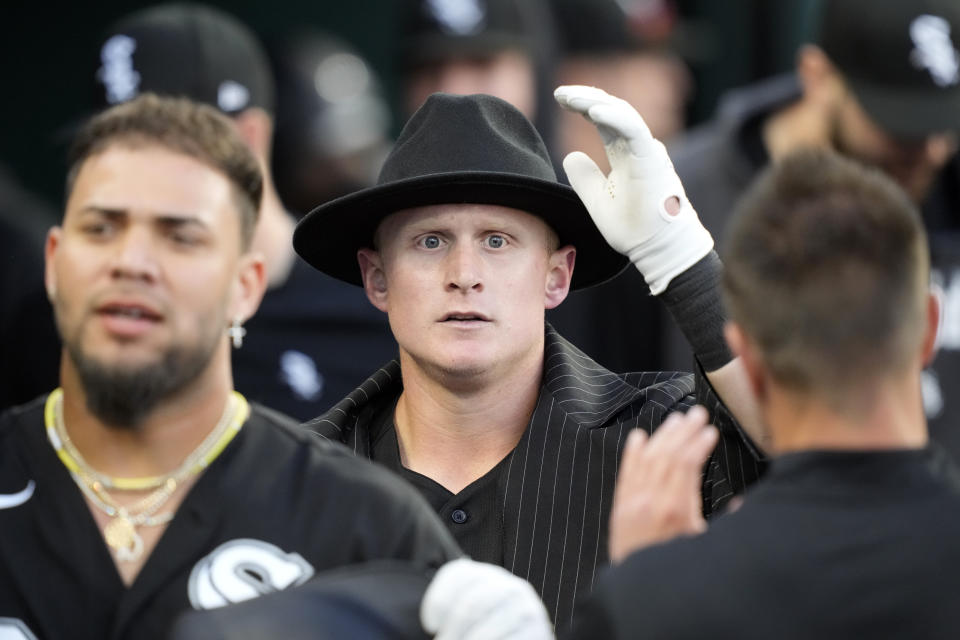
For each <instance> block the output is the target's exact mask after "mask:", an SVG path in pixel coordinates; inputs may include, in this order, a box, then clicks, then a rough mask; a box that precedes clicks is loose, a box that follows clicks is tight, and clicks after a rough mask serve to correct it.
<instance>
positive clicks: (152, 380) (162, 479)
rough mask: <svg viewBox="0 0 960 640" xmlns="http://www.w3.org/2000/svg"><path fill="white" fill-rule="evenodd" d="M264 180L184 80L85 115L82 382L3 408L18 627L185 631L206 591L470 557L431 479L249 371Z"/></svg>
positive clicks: (65, 316) (74, 316) (73, 247)
mask: <svg viewBox="0 0 960 640" xmlns="http://www.w3.org/2000/svg"><path fill="white" fill-rule="evenodd" d="M261 185H262V183H261V173H260V168H259V166H258V163H257V160H256V159H255V158H254V156H253V155H252V154H251V152H250V151H249V150H248V149H247V148H246V147H245V146H244V144H243V142H242V141H241V140H240V138H239V137H238V135H237V133H236V132H235V131H234V129H233V127H232V126H231V125H230V123H229V121H227V120H226V119H225V118H224V116H222V115H220V114H218V113H217V112H216V111H215V110H214V109H212V108H210V107H206V106H200V105H197V104H194V103H191V102H188V101H186V100H183V99H175V98H158V97H156V96H152V95H144V96H142V97H140V98H137V99H136V100H133V101H131V102H128V103H125V104H123V105H120V106H117V107H113V108H111V109H109V110H107V111H105V112H104V113H102V114H100V115H99V116H96V117H95V118H93V119H92V120H91V121H90V122H89V123H87V124H86V125H85V127H84V128H83V129H82V130H81V131H80V132H79V134H78V136H77V139H76V142H75V146H74V150H73V155H72V157H71V169H70V172H69V175H68V185H67V186H68V189H67V192H68V197H67V204H66V210H65V213H64V217H63V221H62V224H61V225H60V226H58V227H55V228H53V229H52V230H51V231H50V232H49V234H48V238H47V245H46V272H45V283H46V288H47V292H48V296H49V298H50V301H51V303H52V305H53V309H54V315H55V318H56V322H57V328H58V330H59V332H60V335H61V337H62V341H63V345H64V347H63V354H62V364H61V370H60V387H59V388H58V389H56V390H54V391H53V392H51V393H50V394H48V395H45V396H43V397H40V398H37V399H36V400H35V401H33V402H32V403H29V404H27V405H23V406H21V407H17V408H14V409H11V410H9V411H8V412H6V413H4V414H3V415H2V416H0V638H4V640H7V639H14V640H16V639H20V638H23V639H31V640H33V639H45V638H81V639H82V638H91V639H93V638H96V639H98V640H103V639H105V638H113V639H121V638H136V639H137V640H142V639H150V638H165V637H167V635H168V634H169V632H170V629H171V627H172V625H173V623H174V620H175V619H176V617H177V616H178V615H179V614H180V613H182V612H184V611H186V610H189V609H190V608H191V607H192V608H194V609H210V608H215V607H220V606H223V605H227V604H230V603H233V602H238V601H241V600H246V599H250V598H253V597H256V596H259V595H261V594H265V593H269V592H274V591H280V590H283V589H286V588H289V587H294V586H297V585H300V584H302V583H304V582H306V581H307V580H308V579H310V578H311V577H312V576H314V575H315V574H319V573H320V572H323V571H325V570H327V569H331V568H334V567H342V566H345V565H351V564H356V563H364V562H367V561H374V560H380V559H390V560H398V561H401V562H402V563H403V564H404V566H408V567H415V568H419V569H420V570H422V571H423V572H425V573H426V572H428V571H429V570H430V569H432V568H435V567H437V566H439V565H440V564H442V563H444V562H445V561H447V560H449V559H451V558H454V557H457V556H459V555H460V552H459V550H458V548H457V547H456V544H455V543H454V542H453V539H452V538H451V536H450V535H449V534H448V533H447V531H446V529H445V528H444V527H443V525H442V524H441V523H440V522H439V520H437V518H436V516H435V515H434V514H433V513H432V511H431V510H430V509H429V507H428V506H427V505H426V503H425V502H424V501H423V500H422V499H421V498H420V497H419V496H418V495H417V494H416V492H415V491H414V490H413V489H412V488H409V487H407V486H406V485H405V484H404V483H402V482H400V481H399V480H398V479H396V478H395V477H393V476H392V475H391V474H389V473H388V472H386V471H384V470H382V469H379V468H377V467H375V466H374V465H373V464H372V463H369V462H367V461H363V460H360V459H357V458H355V457H354V456H353V455H352V454H351V453H350V452H349V451H348V450H347V449H345V448H342V447H340V446H339V445H334V444H330V443H325V442H322V441H320V440H319V439H316V438H314V437H313V436H312V435H311V434H309V433H307V432H304V431H302V430H300V429H299V428H298V427H297V426H296V424H295V423H293V422H292V421H291V420H289V419H288V418H286V417H285V416H282V415H280V414H278V413H276V412H273V411H271V410H269V409H266V408H264V407H261V406H258V405H256V404H253V403H248V402H247V401H246V399H245V398H244V397H243V396H242V395H240V394H239V393H237V392H236V391H234V390H233V382H232V378H231V368H230V354H231V348H232V347H238V346H241V345H242V341H243V335H244V331H243V327H242V325H243V322H244V321H245V320H246V319H247V318H249V317H250V316H251V315H252V314H253V313H254V312H255V311H256V309H257V305H258V304H259V302H260V298H261V296H262V295H263V291H264V289H265V286H266V280H265V276H264V268H263V261H262V259H261V258H260V257H259V256H258V255H257V254H255V253H253V252H251V251H250V239H251V236H252V232H253V228H254V226H255V224H256V219H257V210H258V206H259V201H260V195H261V189H262V186H261ZM384 523H387V524H388V526H384Z"/></svg>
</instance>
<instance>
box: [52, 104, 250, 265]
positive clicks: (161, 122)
mask: <svg viewBox="0 0 960 640" xmlns="http://www.w3.org/2000/svg"><path fill="white" fill-rule="evenodd" d="M112 146H124V147H126V148H132V149H139V148H143V147H150V146H159V147H162V148H164V149H168V150H170V151H173V152H176V153H181V154H183V155H187V156H190V157H192V158H195V159H197V160H199V161H201V162H203V163H204V164H206V165H208V166H210V167H211V168H213V169H215V170H216V171H219V172H220V173H222V174H223V175H224V176H226V178H227V179H228V180H229V181H230V184H231V187H232V189H233V195H234V200H235V201H236V204H237V209H238V211H239V213H240V216H241V219H240V223H241V224H240V229H241V234H242V236H241V241H242V243H243V247H244V248H249V246H250V242H251V239H252V237H253V230H254V227H255V226H256V222H257V216H258V212H259V209H260V200H261V197H262V195H263V176H262V174H261V172H260V164H259V163H258V161H257V158H256V156H254V155H253V152H252V151H251V150H250V148H249V147H248V146H247V145H246V144H245V143H244V142H243V140H242V139H241V138H240V135H239V134H238V133H237V131H236V127H234V126H233V125H232V123H231V122H230V120H229V119H228V118H227V117H226V116H224V115H223V114H221V113H220V112H218V111H217V110H216V109H214V108H213V107H210V106H208V105H204V104H199V103H196V102H192V101H190V100H187V99H185V98H171V97H158V96H156V95H153V94H150V93H147V94H143V95H141V96H138V97H137V98H134V99H133V100H131V101H129V102H125V103H123V104H120V105H117V106H115V107H112V108H110V109H107V110H106V111H102V112H101V113H99V114H98V115H96V116H94V117H93V118H91V119H90V120H89V121H88V122H87V123H86V124H85V125H84V126H83V127H82V128H81V129H80V131H79V132H78V133H77V135H76V137H75V139H74V142H73V146H72V147H71V150H70V154H69V157H68V162H69V167H70V169H69V171H68V173H67V196H68V197H69V194H70V192H71V191H72V190H73V185H74V182H75V181H76V178H77V175H78V174H79V172H80V169H81V168H82V167H83V164H84V162H86V160H87V159H88V158H90V157H91V156H95V155H97V154H99V153H102V152H103V151H105V150H106V149H108V148H110V147H112Z"/></svg>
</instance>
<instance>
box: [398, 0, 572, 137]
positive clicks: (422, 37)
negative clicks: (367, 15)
mask: <svg viewBox="0 0 960 640" xmlns="http://www.w3.org/2000/svg"><path fill="white" fill-rule="evenodd" d="M403 6H404V9H403V12H402V14H401V15H402V18H403V24H402V25H401V27H400V29H401V32H400V38H399V52H398V63H399V71H398V73H399V76H400V84H401V88H400V89H401V94H402V96H401V101H402V112H403V113H404V115H405V116H406V117H409V116H410V115H412V114H413V113H414V112H415V111H416V110H417V109H418V108H419V107H420V105H422V104H423V102H424V100H426V99H427V96H429V95H430V94H432V93H436V92H444V93H454V94H459V95H469V94H473V93H485V94H488V95H493V96H497V97H498V98H501V99H503V100H506V101H507V102H509V103H510V104H512V105H514V106H515V107H516V108H517V109H519V110H520V112H521V113H523V114H524V115H525V116H526V117H527V118H529V119H530V120H531V121H533V122H534V124H535V125H536V126H537V129H538V131H540V133H541V135H542V136H543V137H544V139H545V140H547V141H548V143H549V142H550V141H551V140H552V132H553V122H552V121H553V117H554V113H555V107H554V104H553V100H552V98H551V92H552V91H553V87H554V86H555V83H554V81H553V72H552V65H553V61H554V53H555V37H556V35H555V25H554V20H553V14H552V13H551V11H550V7H549V6H548V4H547V2H546V0H404V5H403ZM550 146H551V145H549V144H548V148H549V147H550Z"/></svg>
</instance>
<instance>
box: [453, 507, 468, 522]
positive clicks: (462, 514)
mask: <svg viewBox="0 0 960 640" xmlns="http://www.w3.org/2000/svg"><path fill="white" fill-rule="evenodd" d="M450 519H451V520H453V521H454V522H456V523H457V524H463V523H464V522H466V521H467V512H466V511H464V510H463V509H454V510H453V513H451V514H450Z"/></svg>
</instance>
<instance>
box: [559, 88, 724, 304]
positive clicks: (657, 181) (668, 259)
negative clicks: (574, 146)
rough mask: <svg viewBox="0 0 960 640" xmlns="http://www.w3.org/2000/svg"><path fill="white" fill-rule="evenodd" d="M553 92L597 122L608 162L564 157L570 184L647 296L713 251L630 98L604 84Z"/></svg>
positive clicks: (710, 239)
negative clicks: (606, 171) (605, 168)
mask: <svg viewBox="0 0 960 640" xmlns="http://www.w3.org/2000/svg"><path fill="white" fill-rule="evenodd" d="M553 95H554V97H555V98H556V99H557V102H559V103H560V105H561V106H563V107H564V108H566V109H568V110H570V111H576V112H577V113H580V114H582V115H583V116H584V117H585V118H586V119H587V120H589V121H590V122H592V123H593V124H594V125H596V127H597V130H598V131H599V132H600V136H601V137H602V138H603V144H604V148H605V149H606V152H607V158H608V159H609V161H610V175H609V176H605V175H603V172H602V171H601V170H600V169H599V167H597V165H596V164H595V163H594V161H593V160H591V159H590V157H589V156H587V155H586V154H585V153H583V152H581V151H574V152H572V153H570V154H568V155H567V157H566V158H564V160H563V168H564V170H565V171H566V172H567V177H568V178H569V179H570V185H571V186H572V187H573V189H574V190H575V191H576V192H577V195H578V196H580V199H581V200H582V201H583V204H584V206H586V208H587V211H589V212H590V217H592V218H593V222H594V224H596V225H597V228H598V229H599V230H600V233H602V234H603V237H604V238H606V240H607V242H608V243H609V244H610V246H611V247H613V248H614V249H616V250H617V251H619V252H620V253H622V254H624V255H626V256H629V258H630V260H631V261H632V262H633V264H634V265H636V267H637V269H639V270H640V273H641V274H642V275H643V277H644V279H645V280H646V281H647V284H648V285H649V286H650V292H651V293H653V294H654V295H657V294H659V293H662V292H663V291H664V290H665V289H666V288H667V285H668V284H670V281H671V280H672V279H673V278H674V277H675V276H677V275H679V274H681V273H683V272H684V271H686V270H687V269H689V268H690V267H691V266H693V265H694V264H695V263H696V262H697V261H699V260H700V259H701V258H703V257H704V256H705V255H707V254H708V253H709V252H710V250H711V249H712V248H713V237H712V236H711V235H710V232H708V231H707V230H706V229H705V228H704V226H703V225H702V224H700V219H699V218H698V217H697V212H696V211H694V209H693V207H692V206H691V205H690V201H689V200H687V196H686V194H685V193H684V192H683V185H682V184H681V183H680V178H679V177H678V176H677V173H676V171H674V169H673V163H671V162H670V157H669V156H668V155H667V150H666V148H664V146H663V144H662V143H661V142H660V141H659V140H657V139H656V138H654V137H653V136H652V135H651V133H650V129H649V128H647V123H645V122H644V121H643V118H642V117H640V114H639V113H637V112H636V110H635V109H634V108H633V107H631V106H630V104H629V103H627V102H626V101H625V100H621V99H620V98H616V97H614V96H611V95H610V94H608V93H607V92H606V91H603V90H602V89H597V88H595V87H584V86H580V85H566V86H562V87H558V88H557V90H556V91H554V92H553ZM673 198H676V200H673ZM677 203H679V206H678V207H677V206H676V205H677ZM668 209H669V211H668Z"/></svg>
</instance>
